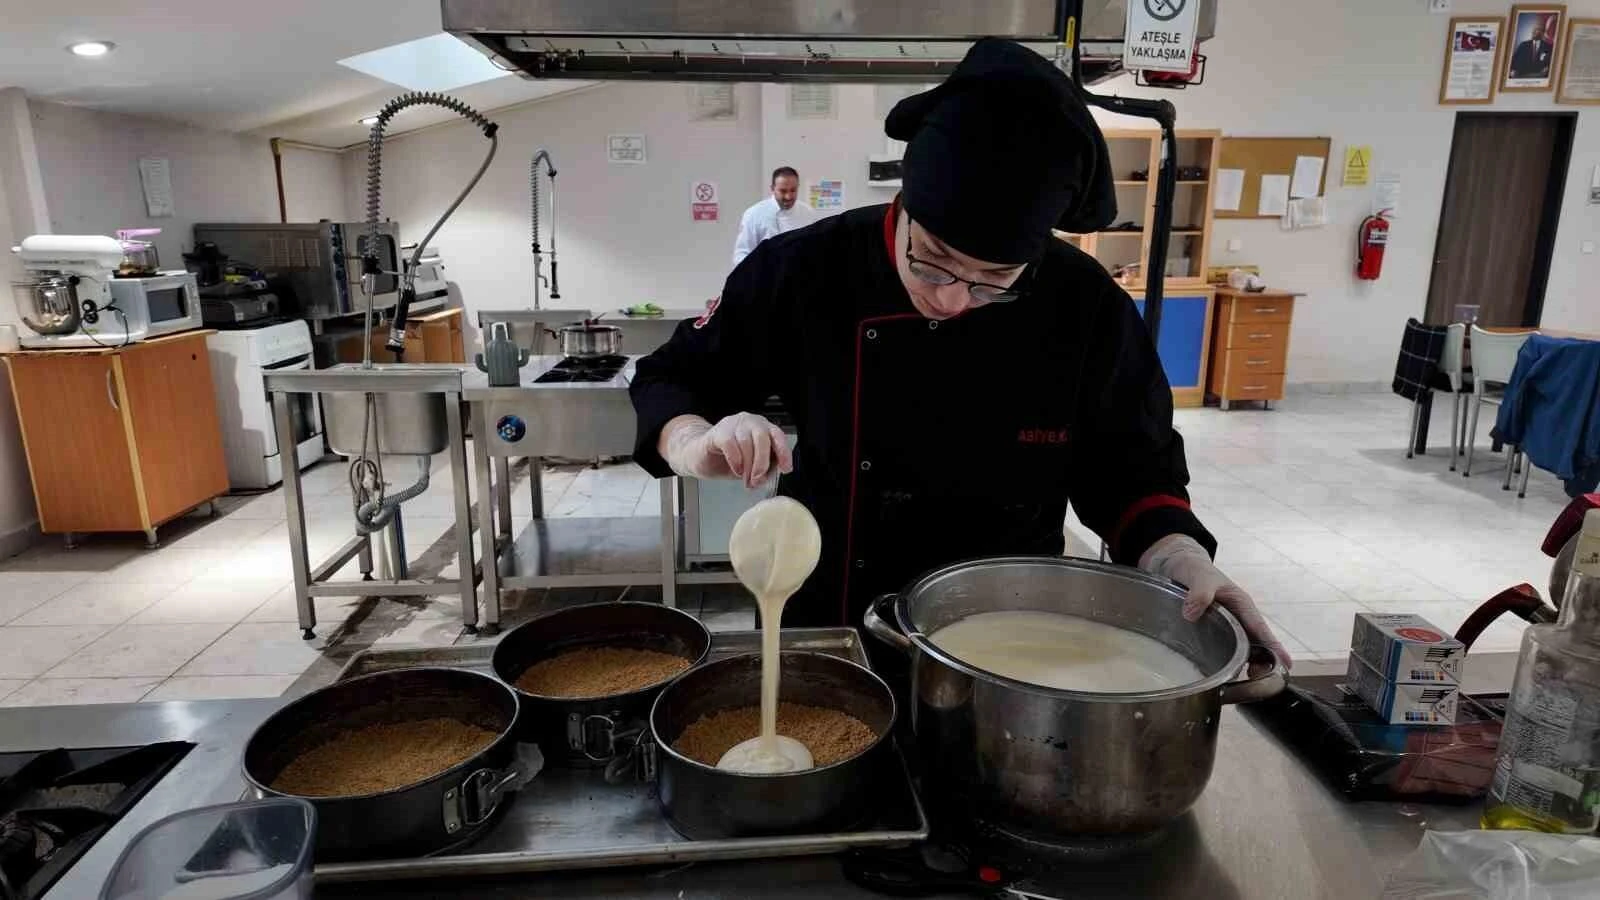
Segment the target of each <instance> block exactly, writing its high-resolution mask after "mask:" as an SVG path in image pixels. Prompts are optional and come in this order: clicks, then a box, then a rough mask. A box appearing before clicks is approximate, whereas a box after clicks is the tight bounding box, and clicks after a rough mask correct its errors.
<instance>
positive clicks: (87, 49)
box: [67, 41, 117, 56]
mask: <svg viewBox="0 0 1600 900" xmlns="http://www.w3.org/2000/svg"><path fill="white" fill-rule="evenodd" d="M116 46H117V45H116V44H113V43H111V42H110V41H79V42H78V43H76V44H73V45H72V46H70V47H68V48H67V49H68V50H69V51H71V52H72V54H73V55H75V56H105V55H106V54H107V53H110V52H111V51H112V50H113V49H115V48H116Z"/></svg>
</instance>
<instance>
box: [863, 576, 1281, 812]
mask: <svg viewBox="0 0 1600 900" xmlns="http://www.w3.org/2000/svg"><path fill="white" fill-rule="evenodd" d="M1183 596H1184V595H1183V591H1182V590H1181V589H1180V588H1178V587H1177V586H1175V585H1173V584H1172V583H1170V582H1167V581H1164V580H1161V579H1158V578H1155V577H1152V576H1149V575H1146V574H1144V573H1143V572H1140V571H1138V570H1135V569H1129V568H1125V567H1121V566H1112V565H1107V564H1104V563H1098V562H1090V561H1086V560H1071V559H1062V558H1059V557H1001V558H994V559H981V560H974V561H971V562H965V563H959V564H957V565H952V566H948V567H946V568H943V569H939V570H936V571H934V572H930V573H928V574H927V575H924V576H922V577H921V578H920V579H918V580H916V581H914V582H912V583H911V584H910V585H908V586H907V587H906V589H905V590H904V591H903V592H901V593H900V594H897V595H896V594H890V595H885V596H883V597H880V598H878V600H877V602H876V603H874V604H873V606H872V607H871V608H870V609H869V610H868V611H867V614H866V621H865V624H866V627H867V630H868V631H870V632H872V634H873V635H875V636H876V637H878V638H880V639H881V640H883V641H885V642H887V643H889V644H891V645H893V646H896V647H898V648H900V649H901V650H903V651H904V652H905V653H906V654H908V655H909V656H910V658H911V694H912V704H911V706H912V710H911V715H912V727H913V729H914V730H915V732H916V744H917V748H918V749H917V758H918V760H919V762H920V764H921V768H920V773H921V778H922V785H923V796H924V797H927V798H929V800H930V802H942V805H945V806H946V808H948V809H951V810H954V811H958V812H959V813H960V814H961V815H963V816H964V817H966V818H969V819H970V818H973V817H976V818H977V819H979V820H980V821H983V822H985V823H987V824H990V825H993V826H996V827H999V828H1002V829H1009V830H1015V831H1020V832H1022V833H1029V834H1039V835H1044V836H1061V837H1066V838H1073V839H1079V838H1087V837H1095V836H1111V835H1129V834H1136V833H1140V832H1148V831H1153V830H1155V829H1158V828H1161V827H1162V826H1164V825H1166V824H1168V823H1170V822H1171V821H1172V820H1173V819H1176V818H1177V817H1178V816H1180V815H1182V814H1183V813H1184V812H1185V811H1186V810H1188V809H1189V807H1190V806H1191V805H1193V804H1194V802H1195V800H1196V799H1198V798H1199V796H1200V792H1201V791H1202V790H1204V789H1205V785H1206V781H1207V780H1208V779H1209V778H1210V777H1211V764H1212V760H1213V758H1214V757H1215V754H1216V744H1217V723H1218V719H1219V717H1220V716H1221V714H1222V707H1223V705H1224V704H1229V703H1241V702H1248V701H1252V700H1263V699H1266V698H1267V697H1270V696H1272V695H1274V694H1276V693H1277V692H1278V691H1280V690H1282V689H1283V687H1284V684H1285V675H1284V670H1283V669H1282V667H1281V665H1280V664H1279V663H1277V662H1276V660H1274V661H1273V662H1272V668H1271V670H1270V671H1269V672H1268V673H1267V674H1266V675H1264V676H1261V677H1258V678H1254V679H1251V680H1248V681H1235V679H1236V678H1238V677H1239V675H1240V674H1241V673H1243V672H1244V670H1245V666H1246V662H1247V659H1248V658H1249V657H1250V656H1251V655H1252V653H1253V651H1255V650H1256V649H1258V648H1252V647H1251V646H1250V645H1249V644H1247V643H1246V640H1245V635H1244V630H1243V629H1241V628H1240V627H1239V624H1238V622H1236V621H1235V620H1234V618H1233V616H1231V615H1230V614H1228V613H1227V612H1226V611H1224V610H1222V609H1221V608H1219V607H1212V608H1211V609H1210V610H1209V611H1207V612H1206V614H1205V615H1204V616H1202V617H1201V619H1200V621H1199V622H1197V623H1190V622H1187V621H1185V620H1184V619H1183V617H1182V615H1181V614H1180V610H1181V608H1182V606H1183ZM891 607H892V618H893V624H890V622H889V621H888V620H887V618H886V617H887V616H889V615H890V612H889V610H890V608H891ZM999 610H1028V611H1043V612H1054V613H1065V614H1067V615H1075V616H1083V617H1085V618H1089V619H1093V620H1095V621H1097V622H1104V623H1106V624H1108V625H1114V626H1117V627H1119V628H1126V629H1129V630H1132V631H1136V632H1138V633H1140V634H1143V635H1145V636H1147V637H1151V638H1154V639H1156V640H1158V641H1160V642H1161V643H1163V644H1165V645H1167V646H1168V647H1170V648H1172V649H1173V650H1176V651H1178V652H1179V653H1181V654H1183V655H1184V656H1185V657H1187V658H1188V659H1189V660H1190V661H1191V662H1193V663H1194V664H1195V665H1196V666H1197V667H1198V668H1199V669H1200V671H1201V672H1202V673H1203V676H1204V677H1202V678H1201V680H1199V681H1196V682H1194V683H1193V684H1188V685H1184V686H1182V687H1177V688H1171V689H1168V690H1163V691H1149V692H1143V693H1115V694H1113V693H1089V692H1080V691H1063V690H1055V689H1051V688H1046V687H1040V686H1038V685H1033V684H1028V683H1025V682H1020V681H1015V680H1012V679H1010V678H1006V677H1004V676H1001V675H996V674H994V673H992V672H987V671H984V670H982V669H979V668H977V667H975V666H971V665H968V664H967V663H964V662H962V661H961V660H959V659H956V658H955V657H952V656H950V655H949V654H947V653H945V652H944V651H942V650H940V649H939V648H938V647H937V646H935V645H934V644H933V643H932V642H930V641H929V639H928V637H927V636H928V635H929V634H932V633H934V632H937V631H938V630H939V629H940V628H942V627H944V626H945V625H948V624H950V623H951V622H955V621H957V620H959V619H963V618H966V617H968V616H971V615H974V614H977V613H981V612H993V611H999ZM1259 652H1260V653H1262V654H1264V656H1263V657H1262V658H1263V659H1265V658H1268V657H1270V653H1267V652H1266V651H1265V649H1264V648H1259Z"/></svg>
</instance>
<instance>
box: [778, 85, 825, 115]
mask: <svg viewBox="0 0 1600 900" xmlns="http://www.w3.org/2000/svg"><path fill="white" fill-rule="evenodd" d="M789 118H791V119H831V118H833V85H831V84H791V85H789Z"/></svg>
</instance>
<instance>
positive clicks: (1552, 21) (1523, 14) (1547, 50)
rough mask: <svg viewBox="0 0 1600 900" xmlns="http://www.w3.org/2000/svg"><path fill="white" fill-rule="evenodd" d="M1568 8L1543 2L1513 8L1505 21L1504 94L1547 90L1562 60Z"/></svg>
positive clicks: (1554, 80)
mask: <svg viewBox="0 0 1600 900" xmlns="http://www.w3.org/2000/svg"><path fill="white" fill-rule="evenodd" d="M1566 19H1567V8H1566V7H1565V6H1563V5H1561V4H1555V3H1541V4H1534V5H1530V6H1513V7H1511V16H1510V17H1509V18H1508V19H1506V53H1505V57H1506V66H1505V73H1504V74H1503V76H1502V77H1501V79H1500V90H1502V91H1548V90H1550V89H1551V88H1553V87H1555V83H1556V73H1557V72H1558V71H1559V64H1560V60H1561V30H1562V27H1563V26H1564V25H1566Z"/></svg>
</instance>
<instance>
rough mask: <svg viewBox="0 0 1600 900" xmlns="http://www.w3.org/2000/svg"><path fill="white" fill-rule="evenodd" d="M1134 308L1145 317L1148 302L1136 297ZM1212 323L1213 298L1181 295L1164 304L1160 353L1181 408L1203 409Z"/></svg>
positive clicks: (1206, 295)
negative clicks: (1207, 341)
mask: <svg viewBox="0 0 1600 900" xmlns="http://www.w3.org/2000/svg"><path fill="white" fill-rule="evenodd" d="M1133 302H1134V305H1135V306H1137V307H1139V314H1140V315H1144V298H1143V297H1141V296H1137V295H1136V296H1134V298H1133ZM1210 322H1211V294H1210V292H1209V291H1208V292H1205V293H1177V294H1173V295H1170V296H1168V297H1167V298H1166V299H1165V300H1163V301H1162V304H1161V338H1160V340H1159V341H1158V342H1157V344H1156V352H1157V353H1158V354H1160V356H1161V366H1162V368H1163V369H1165V370H1166V373H1167V381H1168V382H1169V383H1170V384H1171V385H1172V393H1173V396H1174V399H1175V400H1177V401H1178V405H1180V406H1199V405H1200V401H1201V400H1203V399H1204V385H1205V374H1206V372H1205V366H1206V360H1207V358H1208V356H1209V350H1210V348H1209V347H1207V346H1206V339H1207V336H1208V334H1209V325H1210Z"/></svg>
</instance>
